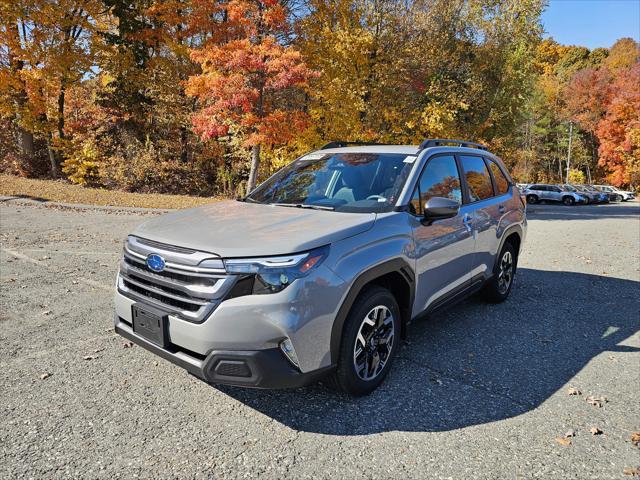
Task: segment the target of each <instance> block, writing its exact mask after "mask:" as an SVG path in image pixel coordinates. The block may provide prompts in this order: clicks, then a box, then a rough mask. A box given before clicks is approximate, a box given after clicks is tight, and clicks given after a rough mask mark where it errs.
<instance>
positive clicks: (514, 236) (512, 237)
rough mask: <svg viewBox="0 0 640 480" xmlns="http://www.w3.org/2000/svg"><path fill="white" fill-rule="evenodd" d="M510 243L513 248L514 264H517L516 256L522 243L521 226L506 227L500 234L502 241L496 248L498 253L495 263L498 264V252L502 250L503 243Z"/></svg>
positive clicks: (518, 254)
mask: <svg viewBox="0 0 640 480" xmlns="http://www.w3.org/2000/svg"><path fill="white" fill-rule="evenodd" d="M507 242H509V243H511V245H513V249H514V250H515V254H516V255H515V256H516V258H515V264H516V265H517V264H518V257H519V256H520V245H522V227H521V226H520V225H512V226H511V227H509V228H507V229H506V230H505V232H504V234H503V235H502V241H501V242H500V248H499V249H498V255H496V260H495V264H496V265H497V264H498V261H499V257H500V252H502V248H503V247H504V244H505V243H507Z"/></svg>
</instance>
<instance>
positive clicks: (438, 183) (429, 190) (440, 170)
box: [410, 155, 462, 215]
mask: <svg viewBox="0 0 640 480" xmlns="http://www.w3.org/2000/svg"><path fill="white" fill-rule="evenodd" d="M432 197H444V198H450V199H451V200H455V201H456V202H458V203H462V187H461V186H460V174H459V173H458V167H457V165H456V159H455V158H454V157H453V155H445V156H440V157H434V158H432V159H430V160H429V163H427V166H426V167H425V169H424V171H423V172H422V176H421V177H420V181H419V182H418V185H417V187H416V190H415V191H414V192H413V197H412V198H411V205H410V211H411V213H413V214H416V215H420V214H422V210H423V207H424V204H425V202H426V201H427V200H429V199H430V198H432Z"/></svg>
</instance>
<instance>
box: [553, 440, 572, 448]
mask: <svg viewBox="0 0 640 480" xmlns="http://www.w3.org/2000/svg"><path fill="white" fill-rule="evenodd" d="M556 442H558V443H559V444H560V445H563V446H565V447H566V446H567V445H571V440H569V439H568V438H556Z"/></svg>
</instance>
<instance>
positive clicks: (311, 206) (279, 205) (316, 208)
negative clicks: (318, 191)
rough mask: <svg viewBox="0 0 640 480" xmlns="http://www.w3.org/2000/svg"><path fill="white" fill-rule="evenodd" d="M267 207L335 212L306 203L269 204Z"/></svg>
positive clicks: (325, 206)
mask: <svg viewBox="0 0 640 480" xmlns="http://www.w3.org/2000/svg"><path fill="white" fill-rule="evenodd" d="M269 205H274V206H276V207H294V208H309V209H311V210H331V211H332V210H335V208H334V207H329V206H327V205H311V204H308V203H270V204H269Z"/></svg>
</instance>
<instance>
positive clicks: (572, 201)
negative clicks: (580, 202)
mask: <svg viewBox="0 0 640 480" xmlns="http://www.w3.org/2000/svg"><path fill="white" fill-rule="evenodd" d="M562 203H564V204H565V205H575V203H576V201H575V199H574V198H573V197H568V196H567V197H562Z"/></svg>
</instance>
